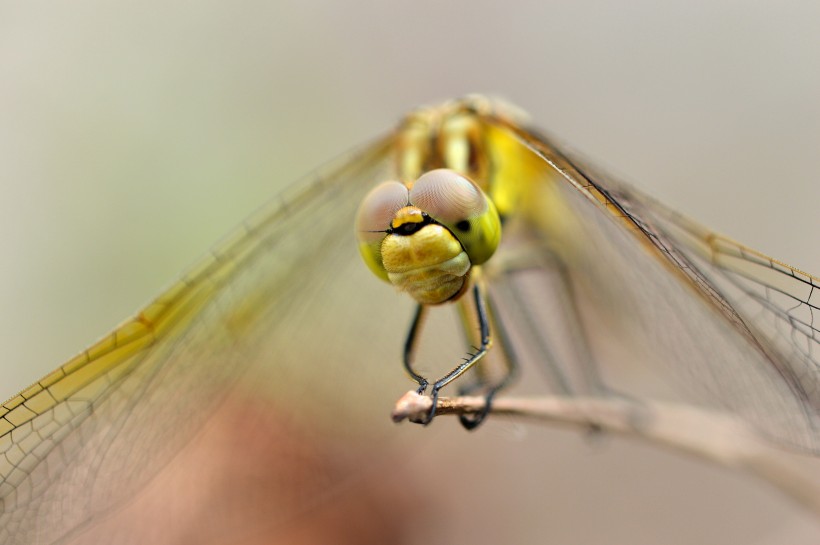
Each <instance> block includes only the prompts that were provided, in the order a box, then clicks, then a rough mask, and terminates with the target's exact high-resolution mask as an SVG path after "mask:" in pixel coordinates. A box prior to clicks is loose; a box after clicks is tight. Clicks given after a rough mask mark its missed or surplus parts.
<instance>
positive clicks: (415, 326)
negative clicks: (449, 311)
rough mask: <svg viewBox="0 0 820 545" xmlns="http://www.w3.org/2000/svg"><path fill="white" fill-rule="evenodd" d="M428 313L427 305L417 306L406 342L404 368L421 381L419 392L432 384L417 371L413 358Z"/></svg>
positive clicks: (417, 380) (416, 379) (414, 378)
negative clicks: (422, 324) (420, 330)
mask: <svg viewBox="0 0 820 545" xmlns="http://www.w3.org/2000/svg"><path fill="white" fill-rule="evenodd" d="M426 314H427V307H426V306H424V305H421V304H420V305H418V306H417V307H416V314H415V315H414V316H413V323H412V324H411V325H410V331H409V332H408V333H407V340H406V341H405V343H404V368H405V370H406V371H407V373H408V374H409V375H410V376H411V377H412V378H413V380H415V381H416V382H418V383H419V389H418V391H417V393H419V394H423V393H424V391H425V390H426V389H427V386H428V385H429V384H430V381H428V380H427V379H426V378H424V377H423V376H421V375H420V374H418V373H416V371H415V370H414V369H413V359H414V356H415V351H416V340H417V339H418V333H419V329H420V328H421V323H422V322H423V321H424V317H425V315H426ZM434 408H435V405H434Z"/></svg>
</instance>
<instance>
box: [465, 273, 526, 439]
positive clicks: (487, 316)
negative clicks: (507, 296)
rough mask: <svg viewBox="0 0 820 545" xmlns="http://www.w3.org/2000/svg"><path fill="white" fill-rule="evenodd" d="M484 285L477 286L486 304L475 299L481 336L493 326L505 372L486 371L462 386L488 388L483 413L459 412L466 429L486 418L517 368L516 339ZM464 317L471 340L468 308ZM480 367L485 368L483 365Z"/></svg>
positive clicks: (471, 390)
mask: <svg viewBox="0 0 820 545" xmlns="http://www.w3.org/2000/svg"><path fill="white" fill-rule="evenodd" d="M482 288H483V284H482V285H481V286H477V289H478V292H477V295H478V296H482V295H483V297H484V299H486V305H485V304H484V302H483V301H481V300H480V299H476V301H475V303H476V304H475V308H476V315H477V317H478V321H479V326H480V330H481V333H482V338H484V333H485V331H488V329H487V328H489V327H490V326H491V329H492V331H493V337H494V340H498V341H499V343H498V344H500V346H501V356H502V359H503V361H504V366H505V371H504V376H503V377H502V378H501V379H500V380H499V379H498V378H495V379H494V380H491V379H490V378H489V377H488V376H487V375H488V373H487V372H484V373H477V374H476V375H477V378H476V379H475V380H473V381H471V382H470V383H467V384H464V385H462V386H461V387H460V388H459V390H458V391H459V395H469V394H473V393H475V392H477V391H479V390H484V392H485V393H484V400H485V403H484V408H483V410H482V411H481V412H480V413H477V414H473V415H459V421H460V422H461V425H462V426H463V427H464V428H465V429H467V430H474V429H475V428H477V427H478V426H479V425H480V424H481V423H482V422H483V421H484V419H485V418H486V417H487V415H488V414H489V413H490V410H491V409H492V402H493V399H494V398H495V395H496V394H497V393H498V392H499V391H500V390H501V389H503V388H504V387H506V386H507V385H508V384H509V383H510V382H512V380H513V379H514V378H515V375H516V374H517V371H518V359H517V357H516V354H515V350H514V348H513V343H512V342H511V340H510V337H509V335H508V334H507V331H506V329H505V328H504V325H503V323H501V321H500V320H499V319H498V314H497V313H496V312H495V311H494V304H493V301H492V298H491V297H490V296H489V294H486V293H485V292H484V290H483V289H482ZM462 308H463V307H462ZM462 321H463V323H464V326H465V333H466V334H467V336H468V343H469V341H470V339H469V335H470V332H471V331H470V328H469V326H468V323H469V320H468V318H467V316H466V312H462ZM485 325H486V328H485ZM494 354H498V352H494ZM478 370H479V371H482V369H481V368H480V367H479V369H478Z"/></svg>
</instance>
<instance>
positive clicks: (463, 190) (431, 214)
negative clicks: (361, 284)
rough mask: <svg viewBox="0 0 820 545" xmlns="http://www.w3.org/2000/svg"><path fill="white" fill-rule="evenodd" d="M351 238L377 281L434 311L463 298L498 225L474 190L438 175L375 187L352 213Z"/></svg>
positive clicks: (442, 172)
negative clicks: (471, 275) (390, 285)
mask: <svg viewBox="0 0 820 545" xmlns="http://www.w3.org/2000/svg"><path fill="white" fill-rule="evenodd" d="M356 236H357V238H358V242H359V251H360V252H361V254H362V258H363V259H364V261H365V263H366V264H367V266H368V267H369V268H370V270H371V271H372V272H373V273H374V274H375V275H376V276H378V277H379V278H381V279H383V280H386V281H388V282H390V283H391V284H393V285H395V286H396V287H397V288H399V289H400V290H402V291H406V292H408V293H409V294H410V295H411V296H412V297H413V298H414V299H415V300H416V301H418V302H419V303H422V304H427V305H435V304H440V303H444V302H447V301H452V300H455V299H457V298H458V297H459V296H460V295H461V294H462V293H463V292H464V290H465V288H466V286H467V280H468V278H469V273H470V270H471V268H472V267H473V266H475V265H481V264H482V263H484V262H486V261H487V260H488V259H489V258H490V257H491V256H492V255H493V253H494V252H495V249H496V248H497V247H498V243H499V240H500V239H501V222H500V220H499V217H498V212H497V211H496V209H495V206H494V205H493V203H492V201H491V200H490V199H489V198H487V196H486V195H485V194H484V192H483V191H481V189H480V188H479V187H478V186H477V185H476V184H475V183H473V182H472V181H471V180H469V179H468V178H466V177H464V176H462V175H460V174H458V173H456V172H454V171H452V170H447V169H437V170H432V171H430V172H427V173H426V174H424V175H422V176H421V177H419V179H418V180H416V181H415V182H414V183H410V184H407V185H405V184H402V183H400V182H395V181H390V182H384V183H382V184H380V185H378V186H377V187H375V188H374V189H373V190H372V191H371V192H370V193H369V194H368V195H367V196H366V197H365V199H364V200H363V201H362V204H361V206H360V207H359V211H358V213H357V216H356Z"/></svg>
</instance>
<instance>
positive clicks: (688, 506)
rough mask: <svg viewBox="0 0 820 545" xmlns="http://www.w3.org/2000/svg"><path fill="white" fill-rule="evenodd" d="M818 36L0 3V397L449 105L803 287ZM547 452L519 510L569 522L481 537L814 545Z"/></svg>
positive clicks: (461, 17) (402, 14)
mask: <svg viewBox="0 0 820 545" xmlns="http://www.w3.org/2000/svg"><path fill="white" fill-rule="evenodd" d="M818 21H820V6H818V5H817V4H816V3H815V2H781V3H777V4H775V3H774V2H755V3H751V2H717V3H716V2H711V1H702V2H680V3H669V2H662V3H661V2H650V1H646V2H638V1H630V2H567V3H563V4H562V3H553V2H530V3H528V2H494V3H486V4H485V3H478V2H472V1H464V2H433V1H429V2H427V1H416V2H395V3H394V2H377V1H373V2H333V1H325V2H304V1H298V2H296V1H293V2H275V3H274V2H263V1H259V2H254V1H238V2H213V1H210V2H181V1H167V0H164V1H162V2H159V1H148V2H146V1H133V2H116V3H111V2H102V1H96V0H74V1H72V2H43V1H38V0H35V1H28V2H18V3H14V4H12V3H9V2H5V3H2V4H0V347H2V352H1V353H0V354H1V355H0V397H3V398H5V397H7V396H9V395H11V394H13V393H14V392H15V391H17V390H19V389H20V388H21V387H23V386H24V385H26V384H28V383H30V382H32V381H33V380H35V379H37V378H38V377H39V376H40V375H42V374H44V373H45V372H47V371H49V370H51V369H52V368H53V367H55V366H56V365H58V364H59V363H61V362H62V361H63V360H65V359H67V358H68V357H70V356H72V355H73V354H75V353H76V352H77V351H78V350H80V349H81V348H83V347H84V346H85V345H87V344H89V343H90V342H91V341H93V340H95V339H96V338H97V337H99V336H100V335H101V334H103V333H104V332H106V331H107V330H109V329H110V328H111V327H112V326H113V325H115V324H116V323H118V322H119V321H120V320H122V319H123V318H125V317H126V316H128V315H129V314H130V313H132V312H133V311H134V310H136V309H137V308H138V307H139V306H140V305H141V304H143V303H145V302H146V301H147V300H148V299H150V298H151V297H152V296H154V295H156V294H157V293H158V292H159V291H160V290H161V289H162V288H163V287H164V286H166V285H167V284H168V283H169V282H171V281H172V280H173V279H174V278H175V277H176V275H177V274H178V272H179V271H181V270H182V269H183V268H184V267H185V266H186V265H188V264H190V263H191V262H192V261H193V260H194V259H195V258H197V257H198V256H199V255H200V254H202V253H203V252H204V251H205V250H206V249H207V248H208V246H209V245H210V244H211V243H213V242H214V241H216V240H217V239H218V238H219V236H220V235H222V234H224V233H225V232H226V231H227V230H228V229H229V228H230V227H232V226H233V225H234V224H236V223H237V222H238V221H240V220H241V219H242V218H243V217H244V216H245V215H246V214H247V213H249V212H250V211H252V210H253V209H254V208H255V207H256V206H257V205H258V204H259V203H261V202H262V201H264V200H265V199H267V198H269V197H271V196H273V195H275V194H276V193H277V191H279V189H280V188H281V187H283V186H284V185H285V184H287V183H289V182H291V181H293V180H295V179H296V178H298V177H299V176H301V175H302V174H305V173H307V172H309V171H310V170H311V169H312V168H314V167H316V166H317V165H319V164H320V163H321V162H322V161H324V160H327V159H329V158H332V157H333V156H334V155H336V154H338V153H340V152H343V151H345V150H347V149H348V148H350V147H352V146H354V145H356V144H358V143H361V142H362V141H364V140H366V139H367V138H369V137H371V136H373V135H375V134H376V133H378V132H379V131H381V130H383V129H385V128H388V127H389V126H390V125H391V124H392V123H393V122H394V121H395V119H396V118H397V117H398V116H399V115H400V114H401V113H402V112H404V111H406V110H407V109H408V108H411V107H413V106H415V105H417V104H420V103H426V102H435V101H437V100H439V99H442V98H448V97H454V96H458V95H461V94H464V93H468V92H476V91H478V92H485V93H492V94H498V95H501V96H504V97H507V98H508V99H510V100H512V101H514V102H516V103H518V104H520V105H521V106H522V107H524V108H525V109H527V110H528V111H529V112H530V113H531V114H532V116H533V118H534V119H535V120H536V121H537V123H538V124H539V125H541V126H542V127H544V128H545V129H547V130H548V131H550V132H552V133H553V134H555V135H558V136H560V137H561V138H563V139H564V140H566V141H568V142H570V143H571V144H573V145H574V146H575V147H576V148H578V149H580V150H582V151H584V152H585V153H586V154H587V155H589V156H591V157H594V158H596V159H598V160H599V161H600V162H602V163H604V164H606V165H609V166H611V167H612V168H613V169H614V170H615V171H616V172H619V173H621V174H622V175H624V176H625V177H627V178H628V179H630V180H632V181H633V182H634V183H635V184H636V185H638V186H640V187H642V188H643V189H644V190H646V191H648V192H650V193H651V194H653V195H655V196H657V197H660V198H661V199H663V200H664V201H666V202H668V203H669V204H671V205H673V206H674V207H676V208H678V209H680V210H682V211H685V212H687V213H688V214H689V215H691V216H693V217H695V218H696V219H699V220H701V221H702V222H704V223H706V224H707V225H710V226H712V227H714V228H716V229H718V230H720V231H723V232H726V233H728V234H729V235H731V236H733V237H734V238H737V239H739V240H741V241H743V242H746V243H748V244H749V245H751V246H753V247H757V248H759V249H761V250H762V251H765V252H767V253H769V254H773V255H774V256H775V257H779V258H782V259H783V260H785V261H786V262H788V263H791V264H794V265H795V266H798V267H800V268H804V269H807V270H808V271H812V272H817V271H820V252H818V246H817V243H816V241H815V234H816V233H817V230H818V229H817V228H818V224H819V223H818V222H820V220H818V205H820V174H819V173H820V100H818V97H820V55H818V52H820V33H818V32H817V23H818ZM344 236H347V233H345V234H344ZM397 433H401V428H397ZM499 440H504V438H503V437H500V438H499ZM555 443H556V446H555V448H556V452H563V455H561V456H557V455H555V454H554V453H553V454H550V455H549V456H548V457H547V454H545V460H546V459H548V458H549V459H550V460H551V462H550V463H551V464H555V463H557V462H556V461H555V460H556V459H558V460H560V464H564V465H562V466H561V467H558V468H556V467H551V468H550V471H553V472H555V473H556V478H555V479H554V481H553V482H554V487H555V489H554V490H545V491H544V493H545V494H549V495H553V497H559V498H560V497H562V494H563V495H566V494H568V492H567V491H574V492H572V493H573V494H575V496H573V499H572V502H577V503H578V504H579V505H582V506H583V507H582V508H581V507H579V508H578V509H575V508H574V507H573V506H572V505H568V506H567V507H566V509H564V510H562V511H560V512H555V510H554V508H546V507H545V508H544V510H543V512H541V511H540V510H539V508H538V506H537V505H536V506H533V510H532V512H530V513H527V514H526V516H523V515H522V516H520V517H518V518H515V517H513V518H504V519H503V520H505V521H508V522H506V524H511V525H512V524H516V525H526V524H527V521H528V520H536V519H537V520H539V521H540V523H541V525H540V526H539V529H538V534H537V535H531V534H529V535H528V534H527V533H526V532H520V533H516V534H515V535H517V536H519V537H518V538H517V539H519V540H524V541H527V542H531V543H536V542H539V543H546V542H556V543H687V542H695V543H707V542H708V543H729V542H743V543H755V544H764V543H786V542H788V543H816V542H817V541H818V540H819V539H820V526H818V525H816V524H812V523H811V522H810V520H809V519H808V518H806V517H805V516H803V515H802V514H801V512H800V511H799V510H798V509H795V508H793V507H792V506H791V505H790V504H789V503H788V502H786V501H785V500H783V499H782V498H781V497H780V496H778V495H777V494H776V493H774V492H773V491H771V490H769V489H767V488H766V487H764V486H762V485H759V484H758V483H755V482H750V481H749V480H747V479H745V478H743V477H742V476H738V475H734V474H731V473H728V472H725V471H721V470H716V469H714V468H711V467H706V466H702V465H700V464H697V463H693V462H690V461H688V460H683V459H678V458H677V457H675V456H671V457H670V456H669V455H666V454H655V453H654V452H652V450H651V449H648V450H649V454H646V452H645V451H646V450H647V449H639V450H640V452H641V453H642V455H643V456H646V457H647V458H646V459H647V460H649V462H647V463H648V464H650V465H649V466H641V467H650V469H649V470H647V471H646V472H644V471H641V470H640V469H641V468H636V467H634V466H632V467H631V468H630V469H629V470H628V473H627V474H626V475H623V476H621V478H620V479H613V480H612V481H611V482H610V483H609V484H604V485H600V489H599V490H597V491H596V484H595V483H602V482H609V481H603V480H602V479H605V478H606V477H607V475H608V473H609V472H619V471H621V470H622V469H623V466H622V465H620V464H619V463H618V462H617V460H619V459H620V458H628V457H630V456H631V454H630V453H631V452H632V451H631V450H630V449H633V448H636V447H634V446H633V445H625V444H622V442H620V441H612V442H608V443H605V444H603V445H598V446H593V447H590V446H589V445H588V444H587V443H586V442H585V441H583V440H579V439H578V438H577V437H575V436H574V435H573V434H566V433H562V434H556V439H555ZM652 463H657V464H658V466H657V467H658V468H662V471H661V470H654V471H652V470H651V467H652V466H651V464H652ZM476 471H477V475H481V473H480V472H478V469H476ZM650 476H651V477H650ZM659 476H660V477H659ZM667 476H668V478H669V480H668V481H665V480H661V479H665V478H666V477H667ZM644 480H647V481H651V482H642V481H644ZM613 483H614V484H613ZM617 483H621V484H623V483H627V484H628V486H630V487H631V486H638V485H640V486H639V491H637V492H636V491H634V490H631V491H630V492H629V493H628V494H625V495H624V496H623V498H622V497H621V496H620V494H621V492H620V491H619V489H618V486H620V485H618V484H617ZM669 498H674V499H675V501H671V503H670V504H669V506H668V508H665V507H664V505H665V503H666V502H667V501H668V500H669ZM624 502H627V504H626V505H624ZM629 502H632V503H629ZM581 513H583V516H582V515H581ZM484 516H486V515H484ZM459 517H460V518H458V517H457V518H456V521H455V522H454V524H455V525H456V526H457V527H458V525H464V526H463V527H458V530H456V531H454V532H455V533H454V534H453V535H452V536H450V537H443V538H442V539H446V540H451V541H450V542H458V541H459V540H460V538H459V537H458V536H463V537H464V538H465V539H467V538H469V539H472V540H477V539H478V538H481V537H484V538H485V539H488V540H489V542H493V540H495V539H499V538H500V536H503V535H504V532H506V531H507V530H506V529H504V527H503V526H502V527H500V528H499V529H498V535H497V536H493V535H484V536H475V535H473V534H472V533H471V532H470V531H469V529H468V526H467V525H468V524H469V520H468V517H466V516H465V515H464V514H463V513H462V514H460V515H459ZM528 517H529V518H528ZM509 521H513V522H509ZM544 521H547V522H546V523H545V522H544ZM534 526H535V525H534ZM544 526H546V527H548V528H551V529H552V530H553V532H554V533H553V534H552V535H549V534H544V533H543V532H544V529H543V527H544ZM421 533H422V534H423V531H422V532H421ZM453 536H455V537H453ZM521 536H527V537H521ZM479 541H480V540H479Z"/></svg>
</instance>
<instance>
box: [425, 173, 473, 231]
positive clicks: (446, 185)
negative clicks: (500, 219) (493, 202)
mask: <svg viewBox="0 0 820 545" xmlns="http://www.w3.org/2000/svg"><path fill="white" fill-rule="evenodd" d="M410 202H411V203H412V204H413V206H417V207H418V208H420V209H421V210H423V211H424V212H427V214H429V215H430V217H432V218H433V219H435V220H436V221H439V222H441V223H444V224H453V225H454V224H458V223H460V222H464V221H469V220H470V219H472V218H475V217H477V216H480V215H481V214H484V213H485V212H486V211H487V207H488V203H487V198H486V197H485V196H484V193H483V192H482V191H481V190H480V189H479V188H478V187H477V186H476V185H475V184H474V183H473V182H471V181H470V180H468V179H467V178H465V177H464V176H462V175H460V174H458V173H456V172H454V171H452V170H447V169H438V170H431V171H430V172H428V173H426V174H424V175H423V176H421V177H420V178H419V179H418V180H416V183H414V184H413V188H412V189H411V190H410Z"/></svg>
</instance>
